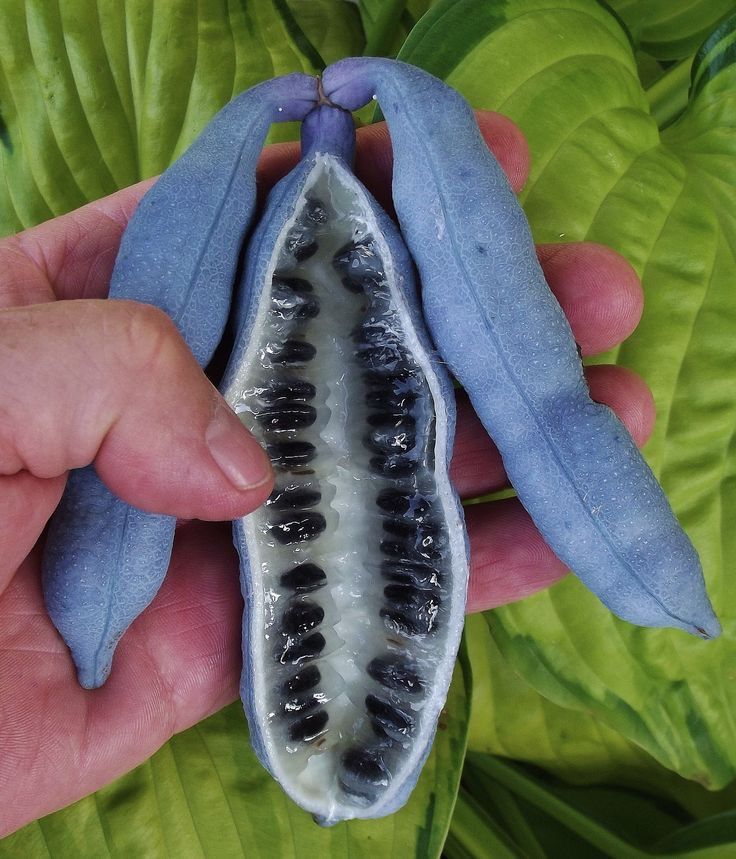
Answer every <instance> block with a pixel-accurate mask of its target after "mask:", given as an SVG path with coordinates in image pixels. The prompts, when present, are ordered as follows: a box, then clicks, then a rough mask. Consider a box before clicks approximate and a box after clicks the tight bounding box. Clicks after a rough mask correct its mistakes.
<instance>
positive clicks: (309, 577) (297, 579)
mask: <svg viewBox="0 0 736 859" xmlns="http://www.w3.org/2000/svg"><path fill="white" fill-rule="evenodd" d="M326 582H327V576H326V575H325V571H324V570H323V569H322V567H318V566H317V564H310V563H307V564H299V565H298V566H296V567H292V568H291V569H290V570H287V571H286V572H285V573H282V574H281V578H280V579H279V584H280V585H281V587H283V588H288V589H289V590H292V591H296V592H297V593H301V594H305V593H309V592H310V591H316V590H317V589H318V588H321V587H323V585H325V584H326Z"/></svg>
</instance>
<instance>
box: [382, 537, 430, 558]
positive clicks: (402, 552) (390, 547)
mask: <svg viewBox="0 0 736 859" xmlns="http://www.w3.org/2000/svg"><path fill="white" fill-rule="evenodd" d="M381 551H382V552H383V554H384V555H390V556H391V557H392V558H401V559H403V560H408V561H418V562H419V563H420V564H421V563H426V562H427V561H437V560H438V559H439V558H440V557H441V556H442V553H441V552H440V550H439V549H438V548H437V544H436V541H435V539H434V538H433V537H425V538H423V539H422V540H417V541H416V542H409V541H408V540H401V541H396V540H384V541H383V542H382V543H381Z"/></svg>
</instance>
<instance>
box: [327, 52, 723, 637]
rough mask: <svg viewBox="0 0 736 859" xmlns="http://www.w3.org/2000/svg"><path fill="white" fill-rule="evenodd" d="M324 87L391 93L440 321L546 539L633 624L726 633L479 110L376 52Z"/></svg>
mask: <svg viewBox="0 0 736 859" xmlns="http://www.w3.org/2000/svg"><path fill="white" fill-rule="evenodd" d="M323 87H324V91H325V93H326V95H327V97H328V98H330V99H331V100H333V101H334V102H335V103H336V104H339V105H340V106H342V107H345V108H347V109H350V110H355V109H357V108H359V107H361V106H362V105H363V104H365V103H366V102H368V101H369V100H370V99H371V98H372V97H373V96H376V97H377V99H378V102H379V104H380V106H381V109H382V111H383V113H384V115H385V117H386V119H387V121H388V125H389V130H390V133H391V140H392V145H393V151H394V181H393V196H394V204H395V206H396V212H397V215H398V217H399V221H400V224H401V228H402V231H403V234H404V237H405V239H406V241H407V244H408V246H409V249H410V251H411V254H412V257H413V259H414V261H415V263H416V264H417V267H418V269H419V274H420V278H421V282H422V301H423V305H424V314H425V319H426V321H427V324H428V325H429V328H430V331H431V332H432V336H433V338H434V341H435V343H436V345H437V348H438V349H439V350H440V352H441V353H442V356H443V358H444V359H445V360H446V361H447V363H448V365H449V367H450V369H451V371H452V372H453V373H454V375H455V376H456V377H457V378H458V379H459V380H460V382H461V383H462V384H463V386H464V387H465V388H466V390H467V391H468V394H469V395H470V398H471V400H472V402H473V405H474V407H475V409H476V411H477V413H478V415H479V417H480V418H481V420H482V421H483V424H484V426H485V427H486V429H487V430H488V432H489V434H490V435H491V437H492V438H493V440H494V441H495V443H496V445H497V446H498V448H499V450H500V451H501V454H502V456H503V460H504V464H505V466H506V471H507V473H508V475H509V478H510V480H511V483H512V484H513V486H514V488H515V489H516V491H517V492H518V495H519V498H520V500H521V501H522V503H523V504H524V506H525V507H526V509H527V510H528V511H529V513H530V514H531V516H532V518H533V519H534V522H535V524H536V525H537V527H538V528H539V529H540V531H541V532H542V534H543V536H544V538H545V540H546V541H547V542H548V544H549V545H550V546H551V547H552V549H553V550H554V551H555V553H556V554H557V555H558V556H559V557H560V558H561V559H562V560H563V561H564V562H565V563H566V564H567V565H568V566H569V567H570V568H571V569H572V570H573V572H575V573H576V575H578V576H579V577H580V579H581V580H582V581H583V582H584V583H585V584H586V585H587V586H588V587H589V588H590V589H591V590H593V591H594V592H595V593H596V594H597V595H598V596H599V597H600V599H601V600H602V601H603V602H604V603H605V604H606V605H607V606H608V607H609V608H610V609H611V610H612V611H613V612H614V613H615V614H617V615H619V617H622V618H624V619H626V620H629V621H631V622H633V623H637V624H641V625H643V626H655V627H656V626H671V627H680V628H682V629H685V630H686V631H688V632H691V633H695V634H697V635H702V636H704V637H713V636H716V635H718V634H719V632H720V626H719V624H718V621H717V619H716V618H715V616H714V614H713V610H712V608H711V605H710V602H709V600H708V597H707V595H706V592H705V586H704V582H703V574H702V570H701V567H700V562H699V560H698V557H697V554H696V552H695V550H694V548H693V546H692V544H691V543H690V541H689V539H688V537H687V535H686V534H685V533H684V531H683V530H682V528H681V527H680V526H679V524H678V522H677V520H676V518H675V516H674V514H673V513H672V510H671V508H670V506H669V503H668V502H667V499H666V498H665V496H664V494H663V492H662V490H661V488H660V487H659V484H658V483H657V481H656V479H655V478H654V476H653V474H652V472H651V470H650V469H649V467H648V466H647V464H646V463H645V461H644V459H643V458H642V456H641V455H640V454H639V452H638V450H637V449H636V445H635V444H634V443H633V441H632V440H631V438H630V436H629V434H628V433H627V431H626V430H625V428H624V427H623V425H622V424H621V423H620V421H619V420H618V419H617V418H616V417H615V415H614V414H613V412H612V411H611V410H610V409H608V408H607V407H606V406H603V405H599V404H597V403H594V402H592V401H591V399H590V397H589V393H588V389H587V385H586V383H585V380H584V378H583V373H582V366H581V363H580V359H579V357H578V355H577V350H576V348H575V341H574V338H573V336H572V332H571V331H570V327H569V325H568V323H567V320H566V319H565V316H564V314H563V312H562V310H561V308H560V307H559V305H558V303H557V301H556V299H555V298H554V296H553V295H552V293H551V291H550V290H549V288H548V286H547V284H546V282H545V280H544V275H543V274H542V270H541V268H540V266H539V263H538V261H537V257H536V254H535V251H534V245H533V241H532V237H531V234H530V231H529V227H528V224H527V222H526V218H525V217H524V214H523V212H522V210H521V207H520V206H519V204H518V202H517V201H516V198H515V196H514V194H513V192H512V190H511V188H510V187H509V185H508V182H507V180H506V177H505V176H504V174H503V171H502V169H501V168H500V166H499V165H498V163H497V162H496V160H495V158H494V157H493V156H492V155H491V154H490V152H489V151H488V147H487V146H486V144H485V142H484V141H483V139H482V137H481V135H480V132H479V130H478V127H477V125H476V123H475V120H474V117H473V115H472V112H471V110H470V107H469V105H468V104H467V102H465V100H464V99H463V98H462V97H461V96H460V95H459V94H458V93H456V92H455V91H454V90H452V89H450V88H449V87H447V86H446V85H445V84H443V83H442V82H441V81H439V80H438V79H436V78H434V77H432V76H431V75H429V74H427V73H426V72H423V71H421V70H419V69H416V68H414V67H412V66H409V65H407V64H403V63H397V62H395V61H390V60H382V59H376V58H357V59H347V60H342V61H340V62H338V63H336V64H334V65H333V66H331V67H329V68H328V69H327V70H326V71H325V74H324V78H323Z"/></svg>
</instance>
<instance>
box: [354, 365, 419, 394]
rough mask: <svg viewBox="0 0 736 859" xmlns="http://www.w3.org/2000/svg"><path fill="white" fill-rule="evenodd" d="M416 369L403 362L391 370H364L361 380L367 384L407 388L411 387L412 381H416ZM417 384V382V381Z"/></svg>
mask: <svg viewBox="0 0 736 859" xmlns="http://www.w3.org/2000/svg"><path fill="white" fill-rule="evenodd" d="M416 372H417V371H416V369H415V368H414V367H410V366H409V365H408V364H404V365H402V366H401V367H395V368H392V369H391V370H365V371H364V372H363V381H364V382H365V383H366V384H367V385H371V386H376V387H381V388H385V387H386V386H387V385H391V386H392V387H398V386H400V385H403V386H404V387H406V388H408V389H413V387H414V386H413V384H412V383H413V382H414V383H417V379H416ZM417 384H418V383H417Z"/></svg>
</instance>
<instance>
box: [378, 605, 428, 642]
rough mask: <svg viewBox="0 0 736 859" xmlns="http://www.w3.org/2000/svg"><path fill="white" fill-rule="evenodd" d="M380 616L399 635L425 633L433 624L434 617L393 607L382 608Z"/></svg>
mask: <svg viewBox="0 0 736 859" xmlns="http://www.w3.org/2000/svg"><path fill="white" fill-rule="evenodd" d="M380 615H381V617H382V618H383V619H384V620H385V621H386V623H387V625H388V626H389V628H390V629H391V630H392V631H394V632H398V633H400V634H401V635H406V636H410V637H411V636H414V635H427V633H429V632H431V630H432V629H433V627H434V626H435V621H434V618H433V617H432V618H430V617H428V616H424V615H419V614H415V613H413V612H409V611H406V612H404V611H400V610H398V609H393V608H382V609H381V611H380Z"/></svg>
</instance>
